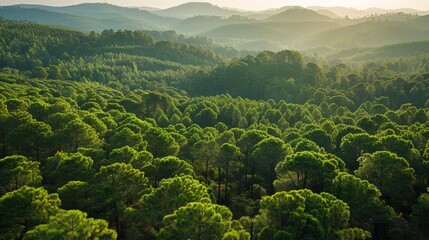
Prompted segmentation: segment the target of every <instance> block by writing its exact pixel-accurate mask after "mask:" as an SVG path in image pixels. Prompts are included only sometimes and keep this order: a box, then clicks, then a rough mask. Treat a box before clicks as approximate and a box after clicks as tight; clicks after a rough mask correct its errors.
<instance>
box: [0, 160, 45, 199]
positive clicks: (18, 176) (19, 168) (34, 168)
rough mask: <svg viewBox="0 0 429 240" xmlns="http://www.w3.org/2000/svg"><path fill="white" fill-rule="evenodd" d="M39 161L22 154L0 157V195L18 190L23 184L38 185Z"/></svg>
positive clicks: (39, 181)
mask: <svg viewBox="0 0 429 240" xmlns="http://www.w3.org/2000/svg"><path fill="white" fill-rule="evenodd" d="M39 165H40V164H39V163H38V162H33V161H30V160H29V159H27V158H26V157H24V156H20V155H13V156H8V157H5V158H3V159H0V188H1V191H0V195H3V194H5V193H6V192H11V191H14V190H18V189H19V188H21V187H23V186H38V185H40V183H41V180H42V176H41V175H40V170H39Z"/></svg>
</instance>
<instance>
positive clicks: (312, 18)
mask: <svg viewBox="0 0 429 240" xmlns="http://www.w3.org/2000/svg"><path fill="white" fill-rule="evenodd" d="M265 21H269V22H329V21H332V18H330V17H328V16H325V15H322V14H320V13H317V12H315V11H312V10H309V9H305V8H291V9H288V10H286V11H284V12H282V13H279V14H276V15H274V16H271V17H269V18H267V19H265Z"/></svg>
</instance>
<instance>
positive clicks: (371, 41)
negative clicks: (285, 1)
mask: <svg viewBox="0 0 429 240" xmlns="http://www.w3.org/2000/svg"><path fill="white" fill-rule="evenodd" d="M144 9H145V10H142V9H139V8H137V7H134V8H128V7H120V6H115V5H111V4H106V3H85V4H78V5H72V6H65V7H52V6H44V5H31V4H21V5H13V6H3V7H0V17H4V18H6V19H13V20H25V21H34V22H38V23H44V24H50V25H59V26H65V27H67V28H71V29H76V30H81V31H87V32H89V31H96V32H101V31H103V30H105V29H113V30H119V29H123V30H150V31H152V30H153V31H175V32H177V33H179V34H187V35H188V36H197V37H199V38H200V39H201V38H206V39H207V40H209V41H212V39H214V40H215V43H216V44H223V45H226V46H232V47H234V48H237V49H239V50H251V51H261V50H282V49H285V48H288V49H296V50H309V51H310V50H311V49H323V48H325V49H329V48H336V49H347V48H353V49H356V48H372V47H379V46H382V45H389V44H400V43H403V42H410V41H423V40H429V15H428V16H418V15H417V14H421V13H422V12H421V11H420V12H418V11H417V10H414V9H398V11H399V10H401V11H403V12H402V13H386V12H389V11H390V10H385V9H376V8H373V9H367V10H356V9H352V8H342V7H309V8H303V7H300V6H286V7H282V8H278V9H269V10H265V11H260V12H243V11H240V10H235V9H226V8H221V7H219V6H216V5H213V4H210V3H201V2H191V3H187V4H182V5H179V6H175V7H172V8H168V9H151V8H144ZM365 11H367V12H365ZM417 12H418V13H417ZM343 14H349V15H348V16H350V18H344V17H340V16H343ZM353 14H354V15H353ZM359 14H361V15H359ZM363 14H365V15H363ZM161 15H162V16H161ZM358 15H359V16H367V17H355V18H354V17H353V16H358ZM187 16H190V17H187ZM184 17H187V18H185V19H183V18H184Z"/></svg>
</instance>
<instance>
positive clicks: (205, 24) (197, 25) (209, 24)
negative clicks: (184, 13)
mask: <svg viewBox="0 0 429 240" xmlns="http://www.w3.org/2000/svg"><path fill="white" fill-rule="evenodd" d="M254 21H255V20H251V19H248V18H246V17H241V16H232V17H229V18H224V17H218V16H196V17H191V18H187V19H184V20H182V21H180V22H179V23H178V24H176V25H174V26H173V28H174V30H175V31H179V32H183V33H190V34H195V33H201V32H205V31H207V30H208V29H215V28H218V27H222V26H225V25H231V24H242V23H250V22H254Z"/></svg>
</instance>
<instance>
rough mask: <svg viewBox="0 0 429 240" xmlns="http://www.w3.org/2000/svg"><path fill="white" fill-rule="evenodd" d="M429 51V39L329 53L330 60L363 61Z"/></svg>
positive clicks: (415, 54)
mask: <svg viewBox="0 0 429 240" xmlns="http://www.w3.org/2000/svg"><path fill="white" fill-rule="evenodd" d="M425 53H429V41H418V42H406V43H400V44H394V45H386V46H382V47H376V48H366V49H363V48H354V49H347V50H342V51H339V52H336V53H334V54H329V55H327V56H326V58H327V59H328V60H335V59H345V60H348V61H356V62H363V61H369V60H374V59H391V58H406V57H412V56H419V55H421V54H425Z"/></svg>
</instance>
